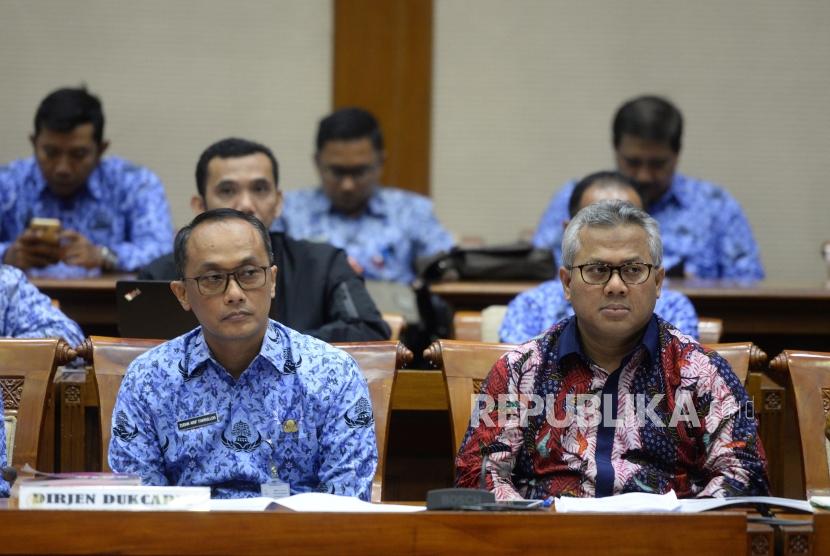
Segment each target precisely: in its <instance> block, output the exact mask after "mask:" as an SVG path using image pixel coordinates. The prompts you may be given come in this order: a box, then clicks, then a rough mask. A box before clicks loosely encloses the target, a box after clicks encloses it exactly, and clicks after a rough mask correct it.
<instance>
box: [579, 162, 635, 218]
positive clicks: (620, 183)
mask: <svg viewBox="0 0 830 556" xmlns="http://www.w3.org/2000/svg"><path fill="white" fill-rule="evenodd" d="M595 185H602V186H605V187H609V188H611V187H630V188H631V189H633V190H634V191H635V192H636V193H637V195H638V196H639V197H640V200H641V201H643V192H642V191H641V190H640V184H639V183H638V182H637V181H635V180H634V179H632V178H629V177H628V176H626V175H625V174H621V173H620V172H615V171H612V170H603V171H601V172H594V173H593V174H588V175H587V176H585V177H584V178H582V179H581V180H579V181H578V182H577V184H576V185H575V186H574V188H573V191H571V198H570V200H569V201H568V214H570V215H571V218H573V217H574V216H576V213H577V212H579V205H580V204H581V203H582V196H583V195H585V192H586V191H588V189H590V188H591V187H593V186H595Z"/></svg>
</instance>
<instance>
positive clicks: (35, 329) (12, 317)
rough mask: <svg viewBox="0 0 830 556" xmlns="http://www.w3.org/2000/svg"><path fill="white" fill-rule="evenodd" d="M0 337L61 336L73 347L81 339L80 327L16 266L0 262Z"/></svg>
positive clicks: (82, 336)
mask: <svg viewBox="0 0 830 556" xmlns="http://www.w3.org/2000/svg"><path fill="white" fill-rule="evenodd" d="M0 291H2V295H0V336H3V337H6V338H63V339H64V340H66V341H67V342H68V343H69V345H71V346H73V347H74V346H77V345H78V344H80V343H81V342H82V341H83V340H84V335H83V333H82V332H81V329H80V327H79V326H78V325H77V324H75V322H74V321H73V320H72V319H70V318H69V317H67V316H66V315H64V314H63V313H62V312H61V311H60V309H58V308H56V307H55V306H53V305H52V301H51V300H50V299H49V298H48V297H47V296H45V295H43V294H42V293H40V290H38V289H37V288H36V287H35V286H34V285H32V284H31V283H30V282H29V281H28V280H27V279H26V275H25V274H23V272H21V271H20V270H19V269H17V268H14V267H13V266H8V265H0Z"/></svg>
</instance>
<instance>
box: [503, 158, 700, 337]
mask: <svg viewBox="0 0 830 556" xmlns="http://www.w3.org/2000/svg"><path fill="white" fill-rule="evenodd" d="M639 189H640V188H639V185H638V184H637V182H635V181H634V180H632V179H631V178H628V177H626V176H624V175H623V174H620V173H619V172H595V173H593V174H590V175H588V176H585V177H584V178H582V179H581V180H580V181H579V183H577V184H576V186H575V187H574V189H573V193H572V194H571V198H570V200H569V202H568V212H569V213H570V216H571V218H573V217H574V216H575V215H576V213H577V212H579V211H580V210H582V209H583V208H585V207H587V206H589V205H592V204H594V203H598V202H600V201H611V200H618V201H626V202H628V203H630V204H631V205H633V206H635V207H637V208H639V209H642V208H643V198H642V197H641V196H640V191H639ZM567 224H568V220H566V221H565V222H564V225H565V226H567ZM563 227H564V226H563ZM654 312H655V313H657V314H658V315H660V316H661V317H663V319H664V320H667V321H668V322H670V323H672V324H673V325H674V326H675V327H676V328H677V329H678V330H680V331H681V332H683V333H684V334H688V335H689V336H691V337H693V338H695V339H697V338H698V329H697V328H698V320H697V312H696V311H695V308H694V305H692V302H691V301H690V300H689V298H688V297H686V296H685V295H683V294H682V293H680V292H676V291H672V290H667V289H663V290H662V291H661V292H658V297H657V304H656V305H655V307H654ZM573 314H574V310H573V307H571V304H570V302H569V301H568V300H567V299H566V298H565V291H564V289H563V288H562V283H561V282H560V281H559V280H549V281H547V282H543V283H541V284H539V285H538V286H536V287H535V288H533V289H530V290H527V291H526V292H522V293H520V294H519V295H518V296H516V298H515V299H514V300H513V301H511V302H510V304H509V305H508V306H507V312H506V313H505V315H504V320H503V321H502V324H501V328H500V329H499V338H500V339H501V341H502V342H507V343H513V344H522V343H524V342H526V341H528V340H530V339H531V338H533V337H535V336H538V335H539V334H541V333H542V332H544V331H545V330H547V329H548V328H550V327H551V326H553V325H554V324H556V323H557V322H559V321H560V320H562V319H564V318H567V317H570V316H572V315H573Z"/></svg>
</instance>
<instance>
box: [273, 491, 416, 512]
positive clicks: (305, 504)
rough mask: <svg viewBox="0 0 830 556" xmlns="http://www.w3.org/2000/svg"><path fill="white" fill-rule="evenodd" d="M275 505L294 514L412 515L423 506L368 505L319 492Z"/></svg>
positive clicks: (350, 498)
mask: <svg viewBox="0 0 830 556" xmlns="http://www.w3.org/2000/svg"><path fill="white" fill-rule="evenodd" d="M276 502H277V504H279V505H280V506H283V507H285V508H288V509H289V510H294V511H295V512H344V513H347V512H361V513H365V512H372V513H412V512H421V511H424V510H425V509H426V507H425V506H404V505H401V504H370V503H369V502H364V501H363V500H360V499H359V498H352V497H351V496H337V495H334V494H324V493H321V492H305V493H303V494H295V495H294V496H289V497H288V498H280V499H279V500H277V501H276Z"/></svg>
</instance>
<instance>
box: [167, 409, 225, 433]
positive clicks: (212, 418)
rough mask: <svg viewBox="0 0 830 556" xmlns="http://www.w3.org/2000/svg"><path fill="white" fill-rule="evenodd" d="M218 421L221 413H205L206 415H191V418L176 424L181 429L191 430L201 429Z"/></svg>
mask: <svg viewBox="0 0 830 556" xmlns="http://www.w3.org/2000/svg"><path fill="white" fill-rule="evenodd" d="M218 422H219V415H217V414H216V413H205V414H204V415H199V416H198V417H191V418H190V419H185V420H184V421H179V422H178V423H176V426H178V428H179V430H180V431H189V430H193V429H200V428H202V427H206V426H208V425H212V424H213V423H218Z"/></svg>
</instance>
